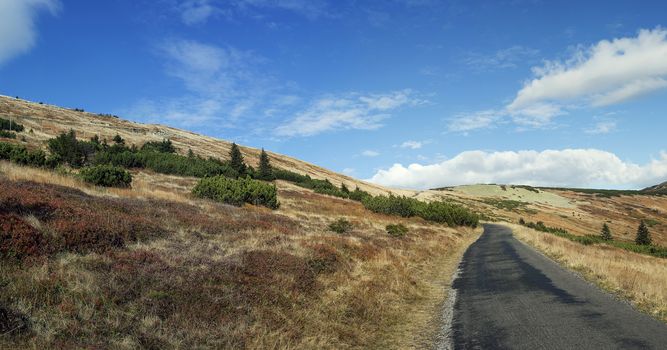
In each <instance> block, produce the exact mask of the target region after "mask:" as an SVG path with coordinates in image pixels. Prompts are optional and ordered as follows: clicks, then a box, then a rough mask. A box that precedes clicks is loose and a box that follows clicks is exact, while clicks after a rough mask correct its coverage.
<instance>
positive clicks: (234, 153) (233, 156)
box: [229, 143, 246, 177]
mask: <svg viewBox="0 0 667 350" xmlns="http://www.w3.org/2000/svg"><path fill="white" fill-rule="evenodd" d="M229 166H230V167H231V168H232V169H234V171H236V173H237V174H238V176H239V177H241V176H243V175H245V174H246V165H245V163H244V162H243V155H242V154H241V149H239V146H238V145H237V144H236V143H232V148H231V149H230V150H229Z"/></svg>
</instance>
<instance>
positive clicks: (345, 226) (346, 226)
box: [329, 218, 352, 234]
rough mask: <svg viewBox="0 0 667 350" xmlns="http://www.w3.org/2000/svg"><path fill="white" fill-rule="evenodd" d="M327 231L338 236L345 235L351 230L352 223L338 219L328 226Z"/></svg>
mask: <svg viewBox="0 0 667 350" xmlns="http://www.w3.org/2000/svg"><path fill="white" fill-rule="evenodd" d="M329 230H331V231H333V232H336V233H340V234H343V233H347V232H350V231H351V230H352V223H351V222H349V221H347V220H345V219H344V218H340V219H338V220H336V221H334V222H332V223H330V224H329Z"/></svg>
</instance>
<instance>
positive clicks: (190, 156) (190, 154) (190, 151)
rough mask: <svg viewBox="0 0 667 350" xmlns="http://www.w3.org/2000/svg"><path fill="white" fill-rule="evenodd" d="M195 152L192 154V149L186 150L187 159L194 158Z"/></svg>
mask: <svg viewBox="0 0 667 350" xmlns="http://www.w3.org/2000/svg"><path fill="white" fill-rule="evenodd" d="M194 157H195V152H192V148H188V158H194Z"/></svg>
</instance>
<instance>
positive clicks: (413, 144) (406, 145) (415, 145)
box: [399, 141, 424, 149]
mask: <svg viewBox="0 0 667 350" xmlns="http://www.w3.org/2000/svg"><path fill="white" fill-rule="evenodd" d="M423 145H424V143H423V142H421V141H405V142H403V143H402V144H401V145H400V146H399V147H401V148H409V149H420V148H422V146H423Z"/></svg>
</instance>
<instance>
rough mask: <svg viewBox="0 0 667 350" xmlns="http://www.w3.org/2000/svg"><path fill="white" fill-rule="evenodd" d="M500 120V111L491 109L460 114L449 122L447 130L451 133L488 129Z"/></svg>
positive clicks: (501, 113)
mask: <svg viewBox="0 0 667 350" xmlns="http://www.w3.org/2000/svg"><path fill="white" fill-rule="evenodd" d="M502 118H503V112H502V111H495V110H492V109H489V110H485V111H478V112H474V113H469V114H460V115H458V116H456V117H454V118H452V119H450V120H449V124H448V129H449V131H451V132H468V131H472V130H476V129H485V128H490V127H493V126H495V125H496V123H498V122H499V121H500V120H501V119H502Z"/></svg>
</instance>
